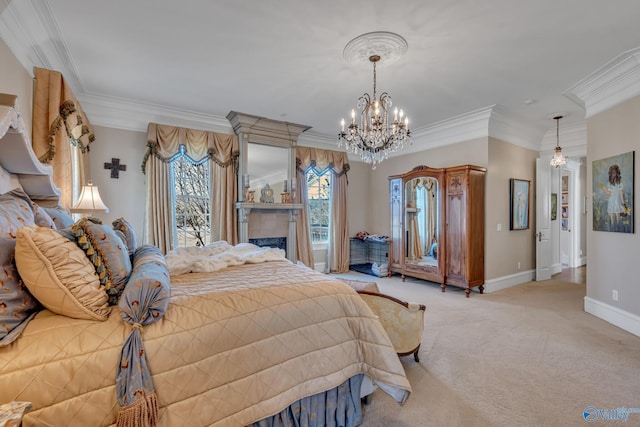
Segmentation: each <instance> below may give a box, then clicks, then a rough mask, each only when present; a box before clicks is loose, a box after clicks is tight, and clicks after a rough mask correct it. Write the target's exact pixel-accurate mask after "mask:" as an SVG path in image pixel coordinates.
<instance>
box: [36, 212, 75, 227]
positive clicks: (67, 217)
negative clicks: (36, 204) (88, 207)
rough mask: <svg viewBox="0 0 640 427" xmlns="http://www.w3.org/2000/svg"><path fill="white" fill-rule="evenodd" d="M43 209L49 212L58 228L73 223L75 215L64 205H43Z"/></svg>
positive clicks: (69, 225)
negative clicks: (46, 206)
mask: <svg viewBox="0 0 640 427" xmlns="http://www.w3.org/2000/svg"><path fill="white" fill-rule="evenodd" d="M42 209H44V211H45V212H46V213H47V214H49V216H50V217H51V219H52V220H53V223H54V224H55V225H56V228H57V229H58V230H59V229H62V228H67V227H71V226H72V225H73V217H72V216H71V214H70V213H69V212H67V211H66V210H65V209H64V208H63V207H62V206H55V207H53V208H45V207H43V208H42Z"/></svg>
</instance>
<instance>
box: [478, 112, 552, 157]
mask: <svg viewBox="0 0 640 427" xmlns="http://www.w3.org/2000/svg"><path fill="white" fill-rule="evenodd" d="M543 133H544V130H541V129H539V128H537V127H535V126H533V125H531V124H529V123H528V122H527V121H526V120H525V119H523V118H521V117H518V116H516V115H515V114H513V113H511V112H509V111H508V110H506V109H505V108H504V107H502V106H501V105H494V107H493V109H492V111H491V119H490V120H489V129H488V136H490V137H493V138H496V139H499V140H501V141H505V142H508V143H510V144H513V145H518V146H520V147H524V148H528V149H530V150H534V151H538V150H540V141H541V140H542V135H543Z"/></svg>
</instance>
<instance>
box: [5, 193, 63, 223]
mask: <svg viewBox="0 0 640 427" xmlns="http://www.w3.org/2000/svg"><path fill="white" fill-rule="evenodd" d="M6 194H7V195H9V196H13V197H15V198H16V199H22V200H24V201H25V202H27V203H29V204H30V205H31V210H33V214H34V221H35V223H36V225H39V226H41V227H48V228H53V229H55V228H56V226H55V224H54V223H53V220H52V219H51V217H50V216H49V214H48V213H47V212H46V211H45V210H44V209H42V208H41V207H40V206H39V205H38V204H37V203H35V202H34V201H33V200H31V197H29V195H28V194H27V193H25V192H24V190H23V189H22V188H14V189H13V190H11V191H9V192H8V193H6Z"/></svg>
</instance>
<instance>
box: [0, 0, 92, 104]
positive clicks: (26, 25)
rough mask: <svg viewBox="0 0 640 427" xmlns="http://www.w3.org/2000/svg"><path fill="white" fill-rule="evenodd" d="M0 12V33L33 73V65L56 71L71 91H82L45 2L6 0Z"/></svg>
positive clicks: (60, 34)
mask: <svg viewBox="0 0 640 427" xmlns="http://www.w3.org/2000/svg"><path fill="white" fill-rule="evenodd" d="M2 1H3V2H4V3H5V5H6V6H5V10H4V11H3V12H2V14H0V37H2V39H3V40H4V41H5V43H6V44H7V46H10V48H11V51H12V53H13V54H14V55H15V57H16V58H17V59H18V61H19V62H20V63H21V64H22V66H23V67H24V68H25V70H27V72H28V73H29V75H30V76H32V77H33V75H34V74H33V67H42V68H47V69H50V70H55V71H59V72H60V73H62V75H63V76H64V79H65V81H66V82H67V83H68V84H69V86H70V87H71V89H72V90H73V92H74V93H82V92H83V87H82V83H81V81H80V78H79V77H78V70H77V68H76V67H75V64H74V62H73V59H72V58H71V55H70V53H69V49H68V48H67V45H66V44H65V42H64V38H63V37H62V33H61V31H60V27H59V26H58V23H57V22H56V20H55V18H54V16H53V13H52V12H51V8H50V6H49V3H48V2H47V1H46V0H42V1H26V0H23V1H8V3H7V0H2Z"/></svg>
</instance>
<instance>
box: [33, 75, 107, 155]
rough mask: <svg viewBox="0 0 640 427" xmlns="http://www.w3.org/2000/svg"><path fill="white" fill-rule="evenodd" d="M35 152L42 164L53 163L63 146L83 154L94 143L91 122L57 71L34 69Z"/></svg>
mask: <svg viewBox="0 0 640 427" xmlns="http://www.w3.org/2000/svg"><path fill="white" fill-rule="evenodd" d="M34 74H35V79H36V84H35V89H34V96H33V149H34V151H35V153H36V155H37V156H38V158H39V159H40V161H41V162H43V163H49V162H51V161H52V160H53V159H54V158H55V156H56V151H57V150H58V149H60V148H61V146H62V143H65V144H66V143H69V142H71V143H72V144H73V145H75V146H77V147H78V148H80V150H81V151H82V152H83V153H84V152H85V151H87V150H88V149H89V144H90V143H92V142H93V141H94V140H95V135H94V134H93V130H92V129H91V124H90V123H89V119H87V116H86V114H85V113H84V111H83V110H82V107H81V106H80V103H79V102H78V100H77V99H76V97H75V96H74V95H73V92H72V91H71V88H70V87H69V85H68V84H67V83H66V82H65V80H64V78H63V77H62V74H61V73H59V72H58V71H52V70H46V69H44V68H38V67H35V68H34Z"/></svg>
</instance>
